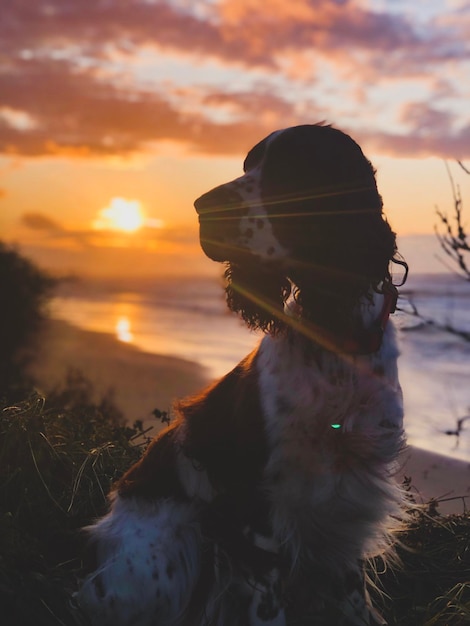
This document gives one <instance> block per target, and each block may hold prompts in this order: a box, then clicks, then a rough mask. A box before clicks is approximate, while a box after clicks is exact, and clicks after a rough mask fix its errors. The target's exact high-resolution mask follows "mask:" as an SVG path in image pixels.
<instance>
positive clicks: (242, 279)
mask: <svg viewBox="0 0 470 626" xmlns="http://www.w3.org/2000/svg"><path fill="white" fill-rule="evenodd" d="M225 279H226V280H227V285H226V288H225V292H226V296H227V304H228V306H229V308H230V309H231V310H232V311H234V312H235V313H239V314H240V316H241V317H242V319H243V320H244V321H245V323H246V324H247V325H248V327H249V328H251V329H252V330H255V329H258V328H259V329H261V330H263V331H265V332H269V333H271V334H276V333H277V332H278V331H279V330H281V329H282V328H284V327H285V322H283V321H282V319H281V318H282V317H283V310H284V302H285V299H286V298H287V296H288V295H289V293H290V289H291V286H290V282H289V280H288V279H287V277H286V276H284V275H283V273H282V271H281V270H280V268H278V269H275V268H273V267H270V266H268V265H266V264H261V263H259V264H257V265H252V264H247V265H240V264H235V263H228V264H227V268H226V270H225Z"/></svg>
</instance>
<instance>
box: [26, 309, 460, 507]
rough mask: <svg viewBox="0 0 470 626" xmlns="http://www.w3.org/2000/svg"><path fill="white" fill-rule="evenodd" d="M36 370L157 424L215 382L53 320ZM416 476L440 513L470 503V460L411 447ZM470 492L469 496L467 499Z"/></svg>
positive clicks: (409, 462)
mask: <svg viewBox="0 0 470 626" xmlns="http://www.w3.org/2000/svg"><path fill="white" fill-rule="evenodd" d="M40 345H41V349H40V351H39V352H38V354H37V359H36V363H35V365H34V366H33V368H32V373H33V374H34V376H35V377H36V380H37V381H38V387H39V390H42V391H44V392H47V391H48V390H50V389H51V388H53V387H55V386H57V385H60V384H61V383H63V381H64V379H65V376H66V374H67V371H69V370H70V369H75V370H77V369H78V370H80V371H82V372H83V374H85V375H86V376H87V378H89V380H90V381H91V382H92V383H93V386H94V389H95V400H99V398H100V397H102V396H103V395H104V394H106V393H107V392H108V391H109V390H113V393H114V400H115V403H116V405H117V406H118V407H119V408H120V409H121V410H122V411H123V413H124V414H125V416H126V418H127V420H128V421H129V423H133V421H134V420H136V419H141V420H142V421H143V422H144V424H145V425H146V426H153V427H154V432H155V434H156V433H157V432H158V428H159V427H160V422H158V421H157V420H155V418H154V417H153V416H152V411H153V410H154V409H155V408H158V409H159V410H161V411H168V410H169V409H170V408H171V406H172V404H173V403H174V401H175V400H177V399H178V398H182V397H185V396H188V395H192V394H194V393H196V392H197V391H198V390H200V389H201V388H203V387H204V386H205V385H206V384H208V383H209V382H210V379H211V376H210V373H209V371H208V370H207V369H205V368H204V367H202V366H201V365H200V364H198V363H194V362H192V361H189V360H185V359H182V358H177V357H172V356H167V355H158V354H154V353H147V352H144V351H142V350H140V349H138V348H136V347H135V346H133V345H129V344H127V343H124V342H122V341H118V340H117V339H116V338H115V337H113V336H112V335H111V334H107V333H102V332H95V331H90V330H83V329H81V328H78V327H76V326H73V325H71V324H69V323H67V322H65V321H62V320H54V319H52V320H49V321H48V322H47V325H46V327H45V329H44V331H43V335H42V338H41V342H40ZM404 477H407V478H411V486H410V492H411V494H412V495H413V497H414V499H415V501H416V502H417V503H418V504H425V503H427V502H429V501H430V500H431V499H437V500H439V501H440V503H439V511H440V512H441V513H445V514H448V513H463V512H464V511H465V510H466V509H465V502H466V504H467V507H468V505H469V504H470V463H468V462H466V461H461V460H458V459H454V458H450V457H448V456H445V455H441V454H438V453H434V452H430V451H427V450H424V449H421V448H418V447H416V446H408V447H407V449H406V450H405V452H404V453H403V455H402V458H401V459H400V470H399V472H398V475H397V480H399V482H402V480H403V479H404ZM464 496H467V498H466V500H464V499H463V497H464Z"/></svg>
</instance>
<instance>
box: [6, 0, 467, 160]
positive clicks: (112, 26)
mask: <svg viewBox="0 0 470 626" xmlns="http://www.w3.org/2000/svg"><path fill="white" fill-rule="evenodd" d="M444 4H445V5H446V8H447V9H448V10H447V11H446V19H445V20H444V19H437V18H421V19H420V21H419V22H418V21H413V19H411V18H410V17H409V16H408V14H405V13H399V12H398V11H393V12H389V13H387V12H386V10H385V9H384V10H383V11H381V12H379V11H378V10H373V8H371V6H372V5H371V4H367V3H366V2H365V1H363V0H318V1H317V2H315V3H312V2H311V0H297V1H296V2H291V3H289V2H285V1H284V0H266V1H265V2H263V3H259V2H257V1H256V0H220V1H219V2H218V3H213V2H206V3H204V2H200V3H185V4H181V3H176V2H171V0H166V1H165V0H160V1H158V2H148V1H145V0H129V1H128V2H110V3H99V2H86V3H85V2H75V0H49V2H48V3H47V4H44V3H40V2H30V3H6V5H5V7H2V19H1V20H0V54H2V56H3V58H4V59H5V62H4V63H3V66H2V70H1V71H0V151H2V152H4V153H6V154H20V155H28V156H41V155H47V154H65V155H68V156H76V157H88V156H93V155H98V156H99V155H115V154H116V155H125V154H131V153H135V152H139V151H143V150H145V149H147V148H148V147H149V146H150V145H152V144H153V143H155V142H159V141H166V140H170V141H175V142H178V143H180V144H181V145H183V146H185V147H186V148H187V149H189V150H193V151H200V152H206V153H209V154H239V153H243V152H245V151H246V150H247V148H248V147H250V146H251V145H252V144H253V143H254V142H255V141H257V140H258V139H259V138H260V137H262V136H263V135H265V134H267V133H268V132H271V131H272V130H273V129H274V128H278V127H283V126H286V125H291V124H296V123H306V122H315V121H318V120H319V119H325V118H327V119H328V121H331V122H338V123H339V124H340V125H341V126H345V125H347V121H346V124H344V123H343V122H342V121H341V119H340V120H338V117H339V118H343V112H342V107H343V100H344V96H345V94H347V93H350V94H354V93H356V94H357V93H361V102H356V103H355V104H356V108H355V109H354V111H353V113H352V114H350V115H349V119H352V118H354V119H355V120H356V121H355V126H354V129H353V130H354V133H355V135H357V136H359V135H360V134H361V133H362V134H363V135H368V134H371V135H372V136H373V135H375V136H376V137H375V144H376V145H377V146H381V149H384V150H386V151H389V152H390V151H391V152H393V151H395V150H398V149H400V148H399V147H400V146H405V148H406V149H407V150H408V151H411V153H413V145H415V146H416V148H415V152H414V154H417V155H418V154H419V155H422V154H425V153H426V154H427V153H429V151H437V152H431V153H432V154H440V155H446V154H447V153H448V152H449V151H453V150H455V149H456V148H459V151H460V152H459V153H460V155H461V157H462V158H463V157H464V156H468V155H469V154H470V145H469V146H468V147H467V148H465V147H464V145H463V142H462V141H461V140H460V138H459V137H467V130H466V129H467V125H468V114H462V113H460V117H459V116H458V115H457V112H456V111H457V107H458V104H456V103H459V102H464V101H466V100H468V93H467V92H466V91H465V87H464V86H463V82H462V81H459V80H457V78H458V71H463V70H459V69H458V68H460V65H458V64H459V63H460V61H463V62H465V61H466V60H467V59H468V56H469V54H470V43H469V38H468V36H466V33H468V31H469V30H470V26H469V19H468V16H466V15H465V14H464V13H463V12H461V11H459V10H457V9H455V8H453V7H452V6H451V5H449V6H447V4H446V3H444ZM144 47H145V49H152V50H153V51H154V52H155V50H158V51H159V54H160V58H163V57H164V55H165V54H168V53H169V52H171V53H172V54H173V55H174V54H178V55H180V57H179V58H180V59H185V62H186V63H187V74H188V76H190V75H191V70H192V68H195V67H201V65H204V64H207V65H209V64H214V62H217V63H218V68H219V70H220V69H221V68H224V67H225V68H230V71H232V72H235V71H237V68H239V69H242V70H243V71H242V72H240V74H239V80H240V83H239V84H237V83H235V84H231V83H230V82H229V79H226V80H223V79H222V78H221V79H220V87H217V86H215V85H214V83H213V82H212V83H210V82H202V79H200V80H199V83H198V82H197V80H196V79H194V80H193V81H192V84H191V86H190V87H187V88H186V92H184V90H182V89H181V87H178V85H177V84H176V80H175V82H171V81H168V80H166V81H160V82H158V80H155V82H154V83H153V84H152V86H151V87H149V86H146V87H145V88H144V87H143V84H144V83H143V82H139V81H138V80H137V79H136V78H135V77H133V76H132V72H131V71H130V70H129V71H127V70H126V69H123V63H122V59H126V58H129V59H130V58H132V57H131V55H133V54H135V53H136V51H139V50H141V49H143V48H144ZM116 51H118V52H119V54H120V55H121V61H120V63H118V64H116ZM181 55H183V56H181ZM173 58H174V57H173ZM320 61H321V62H323V63H328V66H327V69H326V70H324V72H326V76H323V77H322V76H321V72H320V71H319V70H318V68H317V65H318V64H319V63H320ZM451 63H452V65H451ZM463 67H464V66H463V65H462V68H463ZM456 68H457V69H456ZM450 70H452V71H450ZM444 71H445V73H444ZM332 72H336V75H335V76H332V75H331V73H332ZM452 72H456V74H455V76H454V79H455V80H454V81H453V82H452V83H451V82H450V79H447V80H446V81H443V80H442V78H440V77H441V76H442V75H443V74H444V75H445V76H446V77H448V76H450V75H451V74H452ZM260 76H263V77H264V79H260ZM411 76H413V77H416V80H418V79H421V80H422V81H423V80H427V81H428V83H429V84H430V85H431V86H430V87H429V86H428V93H429V95H430V97H432V98H434V101H433V106H432V108H431V107H426V106H425V105H419V104H416V102H417V98H416V95H414V96H413V98H411V97H410V98H407V97H406V93H405V95H403V94H402V95H401V97H400V99H398V101H397V104H396V105H395V108H394V105H393V103H392V102H390V103H387V106H388V107H389V108H390V112H389V118H390V121H391V122H392V124H389V125H388V126H385V125H384V124H385V122H384V121H383V120H382V121H380V122H378V121H375V119H374V118H375V115H374V112H375V109H374V108H373V105H372V104H371V103H370V101H372V100H373V93H372V91H373V89H374V88H380V85H381V84H383V83H387V84H389V83H390V82H391V81H392V80H393V81H395V82H396V84H397V86H399V81H400V80H403V78H409V77H411ZM333 78H334V80H336V81H337V85H338V87H337V91H338V93H339V95H337V96H336V105H334V104H333V105H332V98H331V97H330V96H329V94H328V90H330V91H331V83H332V82H333V80H332V79H333ZM289 81H293V85H295V86H296V89H297V91H296V92H295V94H293V93H290V90H289V88H288V85H289ZM322 81H323V82H322ZM189 82H190V83H191V81H190V80H189ZM209 84H210V85H211V86H209ZM299 85H301V86H300V87H299ZM449 86H451V89H449V88H448V87H449ZM178 90H179V91H178ZM315 90H316V91H315ZM402 91H403V90H402ZM297 92H298V93H297ZM312 94H315V95H312ZM449 99H451V100H452V102H453V103H454V104H453V105H452V106H450V105H449ZM351 100H354V96H353V95H351ZM424 101H425V99H424V98H423V102H424ZM2 111H3V113H2ZM465 115H467V117H465ZM344 117H345V118H346V120H347V119H348V116H347V115H346V116H344ZM220 120H223V121H220ZM393 122H394V123H395V130H393ZM403 124H405V126H407V127H408V128H409V134H408V136H407V137H402V135H401V133H402V132H403V131H402V128H403Z"/></svg>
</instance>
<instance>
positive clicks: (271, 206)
mask: <svg viewBox="0 0 470 626" xmlns="http://www.w3.org/2000/svg"><path fill="white" fill-rule="evenodd" d="M244 167H245V174H244V175H243V176H241V177H240V178H238V179H236V180H235V181H232V182H230V183H227V184H225V185H221V186H220V187H217V188H216V189H214V190H212V191H210V192H208V193H207V194H205V195H204V196H202V197H201V198H199V199H198V200H197V201H196V203H195V206H196V209H197V211H198V214H199V218H200V228H201V244H202V247H203V249H204V251H205V252H206V254H207V255H208V256H209V257H210V258H212V259H214V260H216V261H220V262H225V263H226V264H227V272H226V278H227V301H228V304H229V306H230V308H232V309H233V310H235V311H237V312H239V313H240V314H241V316H242V317H243V318H244V319H245V321H246V322H247V324H248V325H249V326H250V327H256V328H262V329H263V330H264V331H265V336H264V338H263V339H262V341H261V343H260V344H259V346H258V347H257V348H256V349H255V350H254V351H253V352H252V353H251V354H250V355H248V356H247V357H246V358H245V359H244V360H243V361H242V362H241V363H240V364H239V365H237V366H236V367H235V368H234V369H233V370H232V371H231V372H230V373H228V374H227V375H226V376H225V377H224V378H222V379H221V380H219V381H217V382H215V383H214V384H213V385H212V386H211V387H209V388H208V389H206V390H205V391H204V392H203V393H202V394H201V395H200V396H198V397H196V398H193V399H190V400H187V401H184V402H181V403H180V404H179V405H178V406H177V407H176V413H177V417H176V419H175V420H174V421H173V423H172V424H171V425H170V426H169V427H168V428H167V429H166V430H165V431H163V432H162V433H161V434H160V435H159V436H158V437H157V438H156V439H155V440H154V441H153V443H152V444H151V445H150V447H149V448H148V450H147V452H146V453H145V455H144V456H143V458H142V459H141V460H140V461H139V462H138V463H137V464H136V465H135V466H133V467H132V468H131V469H130V470H129V471H128V472H127V473H126V474H125V475H124V477H123V478H122V479H121V480H120V481H119V482H118V484H117V485H116V487H115V489H114V491H113V493H112V495H111V510H110V512H109V514H108V515H107V516H106V517H104V518H103V519H101V520H100V521H98V522H97V523H96V524H95V525H94V526H93V527H92V528H91V529H90V533H91V536H92V539H93V542H94V545H95V547H96V554H97V562H98V566H97V568H96V570H95V571H94V572H93V573H92V574H90V575H89V576H88V577H87V578H86V580H85V581H84V584H83V586H82V588H81V591H80V592H79V594H78V596H77V598H78V602H79V604H80V606H81V607H82V608H83V610H84V611H86V612H87V613H88V614H89V616H90V618H91V621H92V623H93V624H99V625H100V626H106V625H113V626H124V625H125V626H130V625H131V624H138V625H140V626H203V625H204V626H285V625H286V626H287V625H291V626H294V625H300V624H304V625H307V624H309V625H312V626H313V625H323V626H327V625H328V626H330V625H341V626H359V625H366V624H368V625H369V626H371V625H377V624H384V623H385V622H384V621H383V620H382V619H381V618H380V617H379V616H378V615H377V614H376V612H375V611H374V609H372V607H371V606H370V602H369V599H368V595H367V592H366V590H365V586H364V576H363V571H362V570H363V567H362V562H363V560H364V559H365V558H367V557H369V556H371V555H375V554H378V553H380V552H382V551H383V550H386V548H387V545H388V543H389V531H390V528H391V527H393V525H394V519H395V518H396V517H397V516H399V515H400V507H401V501H402V495H401V491H400V488H399V487H398V486H397V484H396V482H395V480H394V477H393V473H394V469H395V463H396V459H397V455H398V453H399V451H400V449H401V447H402V445H403V428H402V421H403V406H402V395H401V390H400V385H399V381H398V375H397V356H398V350H397V345H396V338H395V330H394V328H393V325H392V323H391V322H388V323H387V318H388V310H387V298H388V296H387V294H390V293H393V292H394V289H393V287H392V286H391V278H390V274H389V269H388V268H389V263H390V262H391V260H392V259H393V258H394V256H395V253H396V247H395V236H394V234H393V233H392V231H391V229H390V227H389V226H388V223H387V222H386V220H385V218H384V216H383V213H382V200H381V198H380V195H379V194H378V192H377V188H376V184H375V176H374V170H373V169H372V167H371V165H370V163H369V162H368V161H367V159H366V158H365V157H364V155H363V154H362V151H361V149H360V148H359V146H358V145H357V144H356V143H355V142H354V141H353V140H352V139H351V138H350V137H348V136H347V135H345V134H344V133H342V132H340V131H338V130H336V129H334V128H331V127H329V126H323V125H313V126H299V127H294V128H290V129H286V130H283V131H277V132H275V133H273V134H272V135H270V136H269V137H267V138H266V139H264V140H263V141H262V142H260V143H259V144H257V146H255V147H254V148H253V149H252V150H251V151H250V152H249V154H248V157H247V159H246V161H245V166H244ZM383 327H384V328H383ZM382 331H383V333H382ZM223 340H224V338H223V337H221V338H220V341H223Z"/></svg>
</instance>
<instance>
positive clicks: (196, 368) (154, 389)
mask: <svg viewBox="0 0 470 626" xmlns="http://www.w3.org/2000/svg"><path fill="white" fill-rule="evenodd" d="M29 369H30V372H31V373H32V375H33V376H34V378H35V380H36V381H37V386H38V387H39V390H40V391H42V392H44V393H47V392H48V391H50V390H51V389H52V388H54V387H56V386H57V385H63V383H64V382H65V379H66V376H67V373H68V372H69V371H70V370H79V371H80V372H82V373H83V374H84V375H85V376H86V378H87V379H89V380H90V382H91V383H92V384H93V388H94V397H93V399H94V400H99V399H100V398H101V397H103V395H105V394H107V393H108V392H110V391H111V393H112V397H113V400H114V402H115V404H116V406H117V407H118V408H119V409H120V410H121V411H122V412H123V413H124V415H125V417H126V420H127V421H128V422H130V423H133V422H134V421H135V420H137V419H139V420H142V421H143V422H144V424H146V425H147V426H148V425H152V426H153V425H154V424H155V418H153V417H152V415H151V413H152V411H153V410H154V409H156V408H157V409H159V410H160V411H169V410H170V409H171V407H172V405H173V404H174V402H175V401H176V400H178V399H181V398H183V397H185V396H189V395H192V394H195V393H197V392H198V391H200V390H201V388H203V387H205V386H206V385H207V384H208V383H209V382H210V378H209V374H208V372H206V370H205V369H204V367H203V366H202V365H199V364H198V363H194V362H192V361H189V360H188V361H187V360H184V359H181V358H178V357H174V356H170V355H158V354H153V353H150V352H144V351H142V350H140V349H139V348H137V347H135V346H133V345H131V344H128V343H124V342H121V341H118V340H117V339H116V338H115V337H114V336H113V335H111V334H107V333H101V332H96V331H91V330H84V329H81V328H78V327H77V326H74V325H73V324H70V323H69V322H65V321H63V320H56V319H49V320H47V322H46V324H45V326H44V328H43V330H42V332H41V335H40V338H39V342H38V350H37V355H36V359H35V361H34V363H33V364H32V365H31V367H30V368H29ZM147 422H150V423H147Z"/></svg>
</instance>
